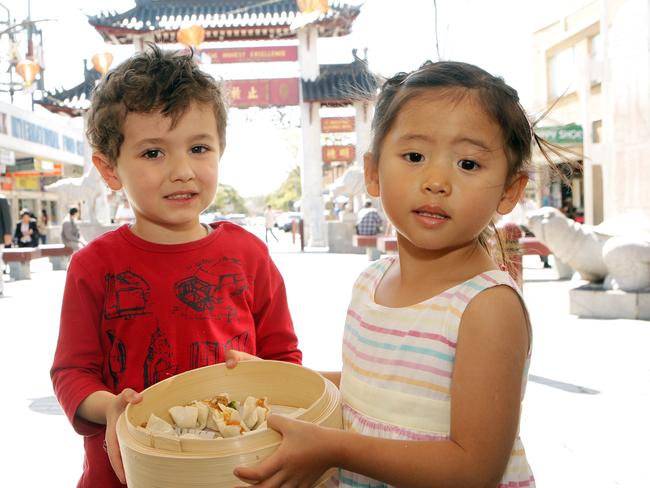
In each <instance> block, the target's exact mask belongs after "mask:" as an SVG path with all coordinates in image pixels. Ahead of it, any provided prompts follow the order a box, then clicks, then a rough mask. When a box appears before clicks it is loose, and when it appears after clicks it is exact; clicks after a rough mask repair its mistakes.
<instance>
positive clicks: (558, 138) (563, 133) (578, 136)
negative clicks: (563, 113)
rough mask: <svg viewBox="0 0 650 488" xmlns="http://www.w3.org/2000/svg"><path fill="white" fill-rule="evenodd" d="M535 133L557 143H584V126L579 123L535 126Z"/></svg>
mask: <svg viewBox="0 0 650 488" xmlns="http://www.w3.org/2000/svg"><path fill="white" fill-rule="evenodd" d="M535 134H537V135H538V136H539V137H541V138H543V139H546V140H547V141H548V142H552V143H555V144H582V126H580V125H578V124H569V125H559V126H552V127H535Z"/></svg>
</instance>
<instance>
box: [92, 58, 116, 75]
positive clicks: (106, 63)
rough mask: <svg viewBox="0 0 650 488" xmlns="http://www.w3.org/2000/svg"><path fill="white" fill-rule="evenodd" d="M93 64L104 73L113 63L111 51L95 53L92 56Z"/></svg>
mask: <svg viewBox="0 0 650 488" xmlns="http://www.w3.org/2000/svg"><path fill="white" fill-rule="evenodd" d="M92 62H93V66H94V67H95V69H96V70H97V71H98V72H100V73H101V74H103V75H105V74H106V72H107V71H108V69H109V68H110V67H111V64H113V55H112V54H111V53H97V54H95V55H94V56H93V57H92Z"/></svg>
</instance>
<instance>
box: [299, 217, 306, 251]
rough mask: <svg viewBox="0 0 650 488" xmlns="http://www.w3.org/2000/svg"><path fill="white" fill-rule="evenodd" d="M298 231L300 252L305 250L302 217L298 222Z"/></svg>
mask: <svg viewBox="0 0 650 488" xmlns="http://www.w3.org/2000/svg"><path fill="white" fill-rule="evenodd" d="M298 230H299V231H300V252H303V251H304V250H305V223H304V221H303V220H302V217H301V218H300V220H299V221H298Z"/></svg>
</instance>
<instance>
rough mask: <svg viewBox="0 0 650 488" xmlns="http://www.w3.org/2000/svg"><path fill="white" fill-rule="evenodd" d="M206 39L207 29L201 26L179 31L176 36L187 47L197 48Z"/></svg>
mask: <svg viewBox="0 0 650 488" xmlns="http://www.w3.org/2000/svg"><path fill="white" fill-rule="evenodd" d="M203 39H205V29H204V28H203V27H201V26H200V25H192V26H190V27H185V28H183V29H179V30H178V33H177V34H176V40H177V41H178V42H180V43H181V44H185V45H186V46H189V47H192V48H195V49H196V48H197V47H199V45H200V44H201V43H202V42H203Z"/></svg>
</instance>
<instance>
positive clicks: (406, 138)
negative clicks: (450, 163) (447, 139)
mask: <svg viewBox="0 0 650 488" xmlns="http://www.w3.org/2000/svg"><path fill="white" fill-rule="evenodd" d="M397 140H398V141H399V142H410V141H424V142H433V138H432V137H429V136H428V135H426V134H405V135H403V136H400V137H399V138H398V139H397ZM452 143H453V144H471V145H473V146H476V147H478V148H479V149H481V150H483V151H494V148H491V147H490V146H489V145H488V144H487V143H486V142H484V141H482V140H481V139H476V138H474V137H467V136H463V137H457V138H456V139H454V140H453V141H452Z"/></svg>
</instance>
